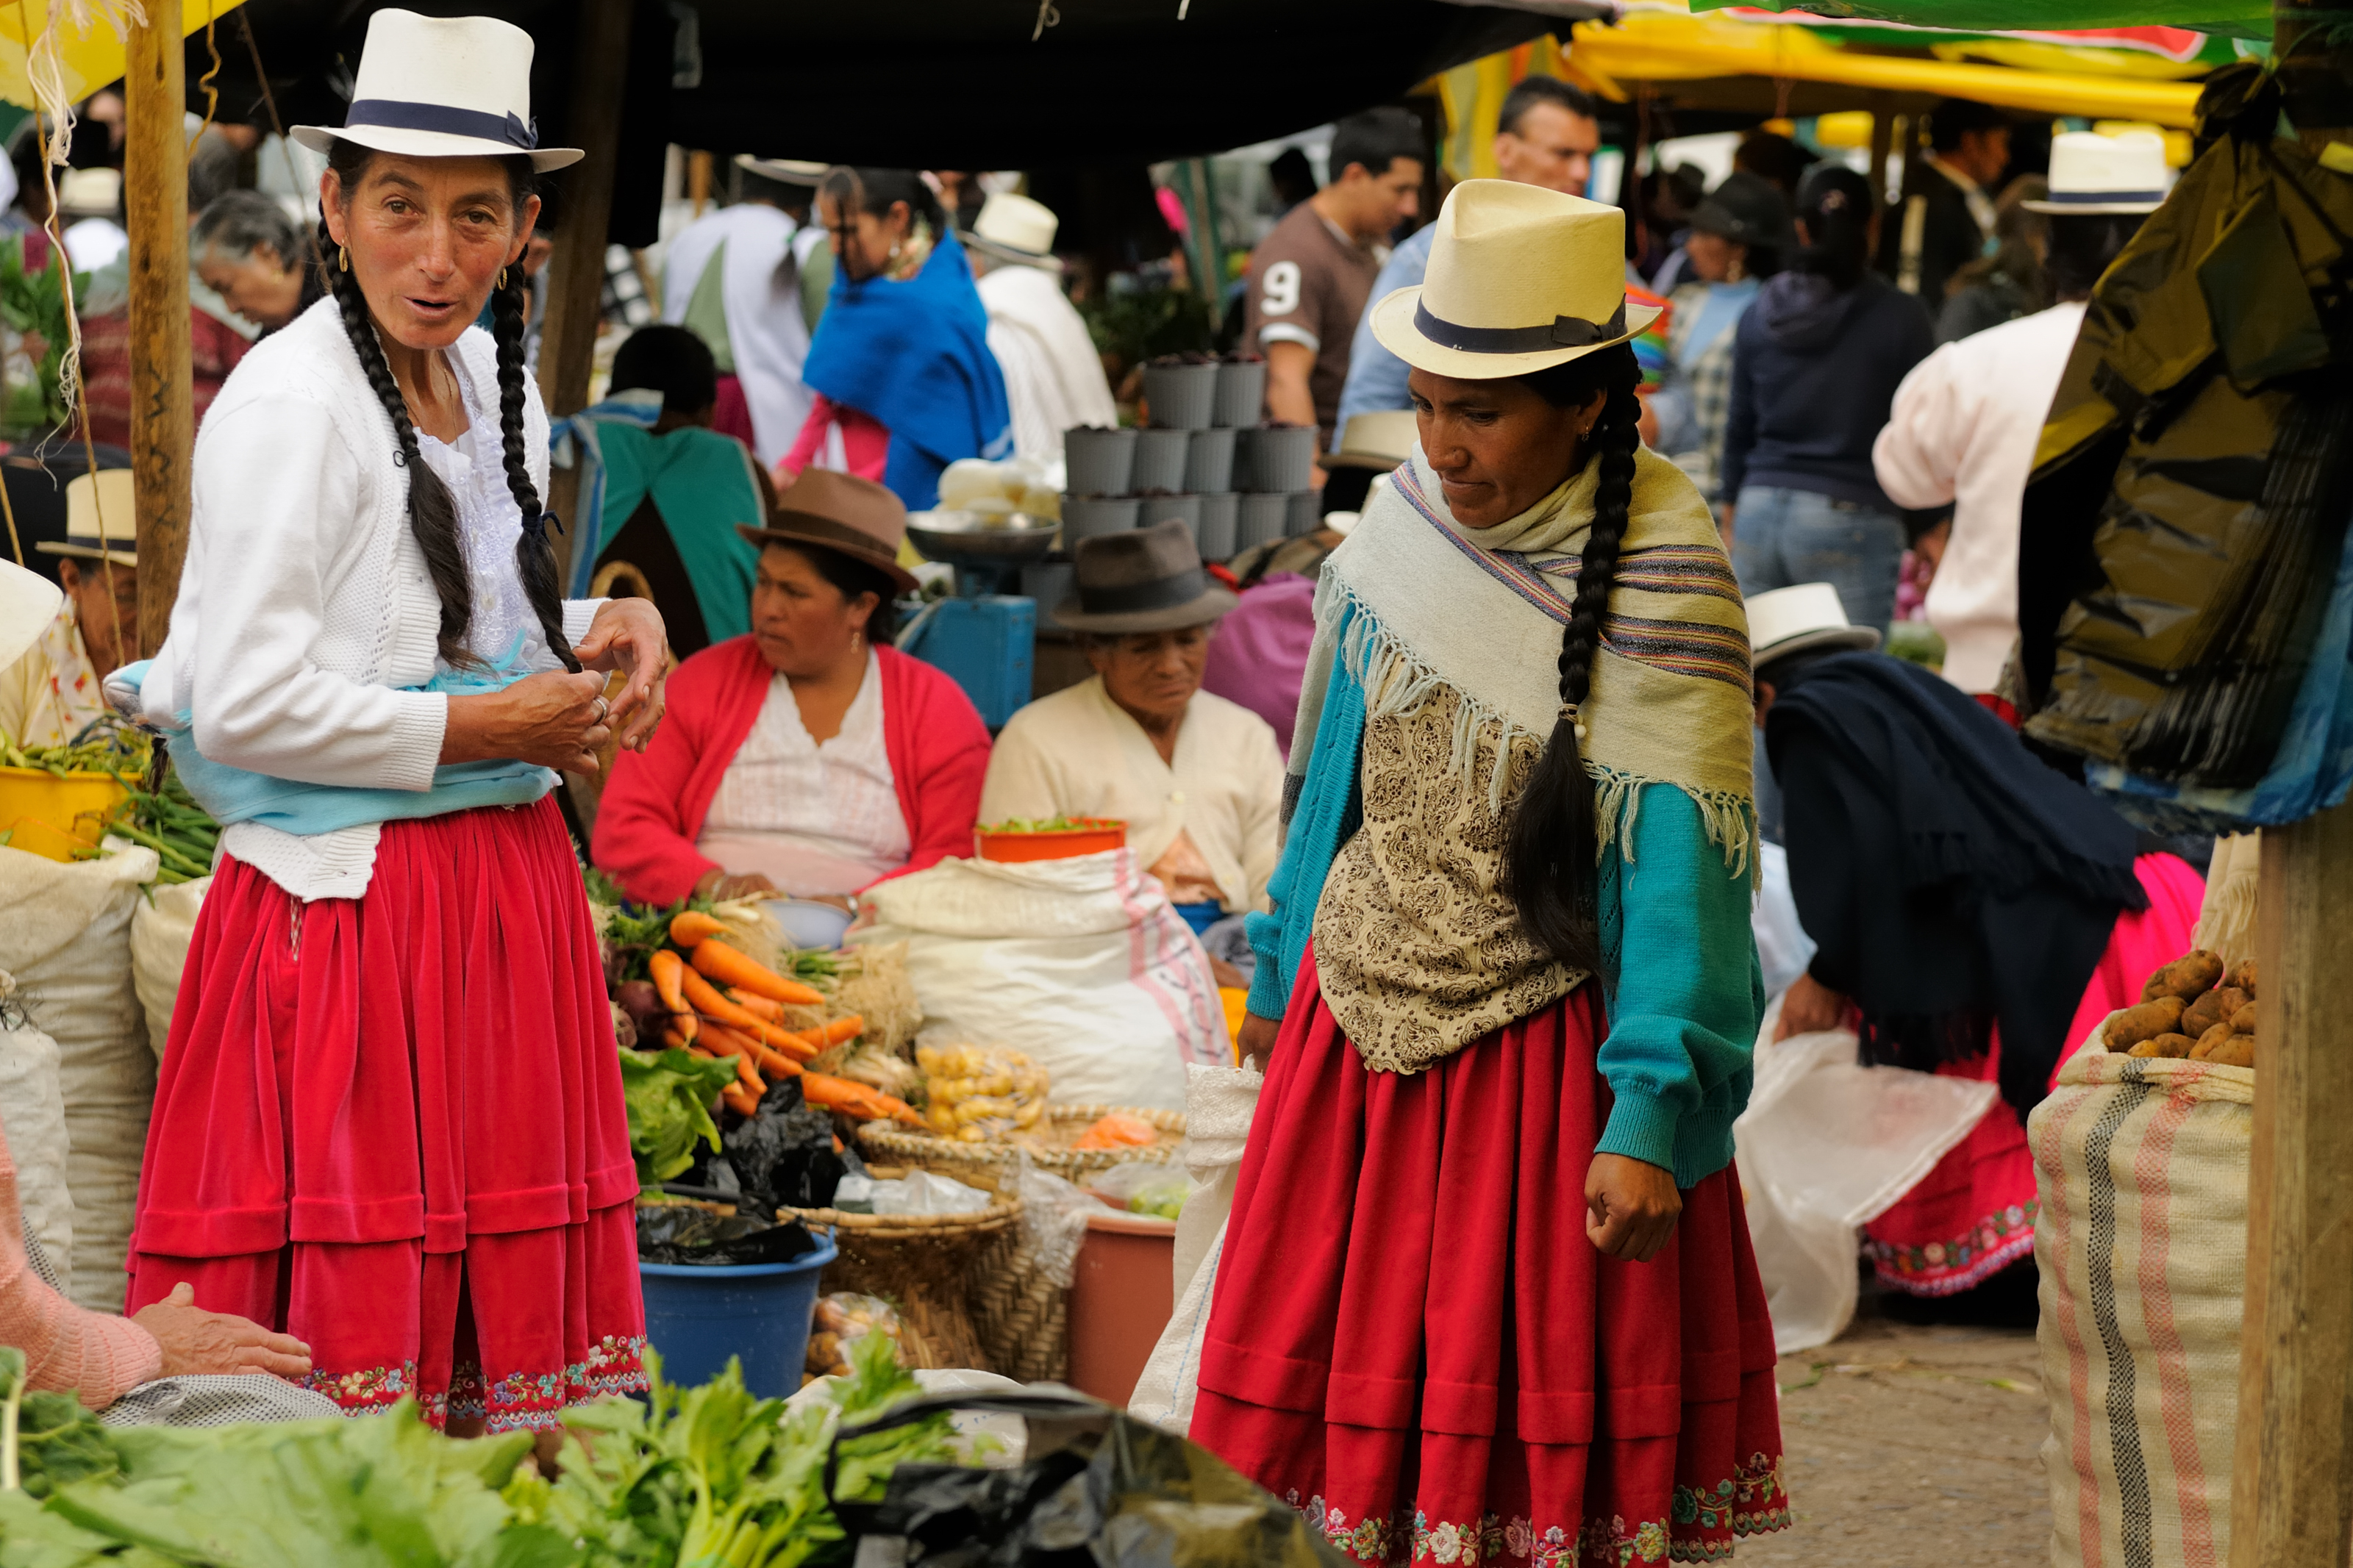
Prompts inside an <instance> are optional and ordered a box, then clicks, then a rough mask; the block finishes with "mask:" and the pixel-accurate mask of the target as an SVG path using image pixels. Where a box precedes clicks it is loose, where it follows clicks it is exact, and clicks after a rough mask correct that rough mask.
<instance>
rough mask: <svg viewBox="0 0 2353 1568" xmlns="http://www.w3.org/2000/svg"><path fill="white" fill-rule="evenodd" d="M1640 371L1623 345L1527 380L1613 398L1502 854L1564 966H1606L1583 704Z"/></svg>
mask: <svg viewBox="0 0 2353 1568" xmlns="http://www.w3.org/2000/svg"><path fill="white" fill-rule="evenodd" d="M1527 380H1528V381H1529V383H1530V384H1532V385H1533V386H1535V389H1536V390H1537V391H1538V392H1539V393H1541V394H1543V395H1544V397H1545V399H1546V402H1548V403H1551V404H1552V405H1555V406H1556V407H1567V406H1571V405H1582V404H1586V403H1588V402H1589V400H1590V399H1591V398H1592V396H1593V395H1594V394H1595V393H1597V392H1599V393H1601V394H1603V395H1605V398H1606V401H1605V402H1604V403H1603V405H1602V409H1601V416H1600V418H1599V421H1598V422H1597V423H1596V424H1595V426H1594V427H1593V434H1592V437H1590V448H1591V454H1592V455H1591V456H1590V457H1589V458H1588V461H1589V462H1594V463H1599V465H1600V470H1599V476H1598V478H1599V488H1598V489H1597V490H1596V492H1595V495H1594V503H1593V526H1592V528H1591V530H1590V531H1588V533H1587V535H1586V540H1585V553H1584V556H1583V558H1582V559H1581V561H1580V562H1579V563H1578V566H1577V596H1576V598H1575V599H1574V600H1573V601H1571V603H1570V605H1569V615H1568V625H1567V627H1566V628H1565V629H1564V630H1563V631H1562V633H1561V638H1560V701H1561V710H1560V716H1559V718H1557V719H1556V720H1555V721H1554V723H1553V730H1552V734H1551V736H1550V737H1549V738H1548V739H1547V740H1546V742H1545V748H1544V752H1543V754H1542V755H1541V756H1540V757H1539V758H1538V759H1537V761H1536V765H1535V772H1534V773H1532V774H1531V775H1530V776H1529V779H1528V784H1527V787H1526V788H1525V790H1523V791H1522V792H1521V793H1520V796H1519V800H1518V802H1517V803H1516V804H1515V805H1514V807H1513V810H1512V819H1511V824H1510V826H1509V829H1508V832H1507V837H1506V841H1505V847H1504V892H1505V893H1506V894H1508V895H1509V896H1510V898H1511V900H1512V901H1513V903H1514V904H1515V905H1516V906H1517V907H1518V909H1519V912H1520V920H1521V922H1522V924H1524V925H1525V927H1526V928H1527V932H1528V937H1529V940H1530V941H1531V942H1534V943H1535V946H1536V947H1537V948H1539V949H1540V950H1542V951H1543V952H1547V953H1550V954H1551V955H1552V956H1553V957H1554V958H1555V959H1556V960H1558V961H1559V962H1560V963H1565V964H1567V965H1569V966H1570V967H1571V968H1575V969H1583V970H1587V971H1595V970H1599V968H1600V964H1601V941H1600V929H1599V928H1600V913H1599V879H1598V867H1597V862H1598V860H1599V855H1598V853H1597V845H1598V840H1597V838H1596V837H1595V834H1594V824H1593V784H1592V781H1591V780H1590V779H1588V777H1587V776H1586V773H1585V761H1584V757H1583V756H1582V754H1581V752H1580V751H1579V748H1578V745H1577V721H1578V710H1579V709H1581V708H1582V707H1583V705H1584V703H1585V700H1586V698H1587V697H1588V695H1589V694H1590V693H1591V691H1592V689H1593V660H1594V656H1595V655H1596V654H1598V653H1599V651H1600V648H1601V626H1602V617H1603V616H1604V615H1605V614H1606V613H1607V611H1608V609H1609V589H1610V586H1611V584H1613V583H1614V582H1615V581H1616V578H1617V575H1618V552H1619V548H1620V545H1622V544H1623V543H1624V542H1625V539H1626V526H1627V521H1628V518H1627V513H1628V510H1629V508H1630V506H1631V505H1632V502H1633V494H1634V454H1635V452H1636V451H1637V450H1638V449H1639V448H1640V447H1641V439H1642V438H1641V432H1640V431H1639V430H1638V429H1637V428H1636V426H1637V424H1638V422H1639V421H1640V420H1641V413H1642V410H1641V401H1640V400H1639V399H1638V398H1637V397H1636V396H1635V393H1634V389H1635V387H1636V385H1637V384H1639V383H1640V381H1641V369H1640V367H1639V366H1638V365H1637V364H1636V363H1635V361H1634V353H1633V350H1632V349H1630V348H1628V347H1625V346H1622V345H1621V346H1620V347H1617V348H1610V349H1604V350H1602V351H1600V352H1599V353H1593V354H1588V355H1586V356H1585V357H1584V358H1582V359H1577V360H1571V361H1570V362H1569V363H1567V364H1565V365H1561V366H1559V367H1557V368H1556V369H1554V370H1550V371H1542V372H1538V373H1537V374H1535V375H1533V376H1530V377H1528V378H1527Z"/></svg>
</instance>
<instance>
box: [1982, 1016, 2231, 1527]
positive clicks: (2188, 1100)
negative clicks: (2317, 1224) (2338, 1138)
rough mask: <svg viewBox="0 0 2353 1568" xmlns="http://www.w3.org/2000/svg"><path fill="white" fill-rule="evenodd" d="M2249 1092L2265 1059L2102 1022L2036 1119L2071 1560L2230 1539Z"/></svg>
mask: <svg viewBox="0 0 2353 1568" xmlns="http://www.w3.org/2000/svg"><path fill="white" fill-rule="evenodd" d="M2105 1029H2106V1024H2105V1022H2103V1024H2102V1025H2101V1031H2102V1034H2103V1035H2105ZM2254 1097H2255V1075H2254V1073H2253V1069H2251V1068H2234V1067H2220V1066H2215V1065H2212V1064H2210V1063H2207V1062H2196V1061H2176V1060H2169V1059H2165V1058H2139V1057H2126V1056H2111V1055H2109V1054H2108V1053H2107V1051H2106V1050H2105V1049H2104V1048H2103V1047H2102V1044H2101V1040H2100V1039H2099V1038H2097V1037H2095V1038H2094V1039H2093V1040H2092V1041H2090V1042H2089V1043H2087V1044H2086V1045H2085V1046H2084V1048H2083V1049H2082V1050H2081V1051H2079V1052H2077V1053H2076V1054H2075V1056H2074V1057H2073V1058H2071V1059H2070V1060H2069V1061H2068V1062H2067V1064H2066V1066H2064V1067H2063V1068H2061V1069H2060V1072H2059V1082H2058V1086H2057V1088H2055V1089H2053V1090H2052V1094H2051V1097H2050V1098H2049V1099H2048V1100H2044V1101H2043V1102H2042V1104H2041V1105H2039V1106H2037V1107H2035V1109H2034V1113H2033V1114H2032V1115H2031V1116H2030V1117H2029V1118H2028V1119H2027V1123H2026V1127H2027V1139H2028V1142H2030V1143H2031V1145H2032V1147H2033V1151H2034V1176H2035V1186H2036V1188H2037V1191H2038V1193H2039V1194H2040V1196H2041V1199H2042V1215H2041V1218H2040V1219H2039V1220H2038V1221H2037V1222H2036V1225H2035V1227H2034V1261H2035V1264H2036V1267H2037V1268H2039V1269H2040V1270H2041V1272H2042V1325H2041V1327H2040V1329H2039V1330H2038V1331H2037V1338H2038V1339H2039V1341H2040V1342H2041V1347H2042V1382H2043V1386H2044V1388H2045V1390H2046V1391H2047V1392H2048V1394H2050V1398H2051V1436H2050V1438H2049V1439H2048V1440H2047V1441H2046V1442H2045V1443H2044V1444H2043V1447H2042V1458H2043V1463H2044V1466H2045V1468H2046V1470H2047V1472H2048V1474H2049V1476H2050V1481H2051V1518H2052V1552H2051V1561H2052V1563H2053V1564H2054V1565H2057V1568H2070V1565H2073V1564H2077V1563H2080V1564H2083V1565H2084V1568H2221V1565H2222V1564H2223V1563H2225V1562H2226V1561H2227V1560H2228V1558H2229V1556H2230V1545H2231V1542H2230V1532H2231V1512H2230V1489H2231V1454H2232V1433H2231V1428H2232V1423H2233V1422H2234V1421H2235V1420H2236V1418H2237V1415H2238V1403H2239V1319H2240V1314H2241V1308H2242V1292H2243V1289H2244V1275H2245V1268H2246V1258H2247V1152H2248V1147H2249V1144H2250V1142H2251V1140H2252V1135H2253V1127H2254Z"/></svg>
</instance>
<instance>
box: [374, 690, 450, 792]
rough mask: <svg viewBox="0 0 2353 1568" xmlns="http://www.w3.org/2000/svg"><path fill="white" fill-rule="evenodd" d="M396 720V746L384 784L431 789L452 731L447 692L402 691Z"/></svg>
mask: <svg viewBox="0 0 2353 1568" xmlns="http://www.w3.org/2000/svg"><path fill="white" fill-rule="evenodd" d="M393 695H394V696H396V697H397V698H398V699H399V700H400V707H399V710H398V711H397V712H396V714H395V716H394V718H393V721H392V745H391V746H390V747H389V748H388V750H387V752H386V754H385V776H384V779H383V781H382V782H383V784H384V787H385V788H386V789H409V790H428V789H431V788H432V787H433V771H434V770H435V769H436V768H438V767H439V766H440V765H441V742H442V740H443V739H444V737H446V736H447V735H448V731H449V696H448V693H447V692H444V691H399V692H395V693H394V694H393Z"/></svg>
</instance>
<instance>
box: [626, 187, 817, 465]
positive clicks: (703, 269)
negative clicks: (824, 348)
mask: <svg viewBox="0 0 2353 1568" xmlns="http://www.w3.org/2000/svg"><path fill="white" fill-rule="evenodd" d="M735 167H736V170H737V177H738V180H739V184H740V188H739V194H738V199H737V200H736V201H735V202H734V203H733V204H732V205H728V206H723V207H721V208H719V209H718V210H716V211H714V212H711V213H707V214H705V215H704V216H702V217H700V218H698V219H696V220H695V221H694V222H693V223H692V224H691V225H690V226H687V227H686V228H685V229H683V230H681V232H680V234H679V235H678V237H676V238H674V239H672V240H671V241H670V248H669V250H668V251H667V252H666V253H665V254H664V256H663V258H662V315H661V319H662V320H663V321H665V322H668V323H670V324H671V325H674V326H683V327H686V328H689V329H691V331H693V332H694V334H695V335H696V336H698V337H700V338H701V339H702V341H703V342H704V344H705V345H706V346H708V347H709V348H710V350H711V356H712V360H713V361H715V362H716V363H717V364H718V367H719V414H718V424H717V426H716V428H717V429H719V430H720V431H721V432H722V433H723V434H724V435H729V436H735V437H741V438H742V439H743V440H744V443H745V444H746V445H748V446H749V447H751V448H752V450H753V451H754V452H756V453H758V454H759V458H760V466H761V467H762V468H774V467H775V466H776V459H777V458H781V457H783V456H784V455H785V453H786V451H787V450H789V449H790V448H791V447H792V444H793V437H796V436H798V435H799V434H800V433H801V426H803V425H805V424H807V422H808V414H809V407H810V405H812V404H813V403H815V402H816V396H815V395H814V394H812V393H811V392H810V391H809V389H808V388H807V386H806V385H804V384H802V382H801V365H802V363H804V362H805V361H806V360H807V358H808V346H809V335H810V333H812V332H814V331H816V330H817V316H818V311H819V310H822V309H823V304H824V300H825V287H824V285H825V284H826V283H829V282H830V281H831V280H832V270H831V266H830V263H831V260H832V255H833V253H832V249H831V247H830V245H829V244H828V240H827V237H826V232H825V230H824V229H823V228H822V227H820V226H818V225H816V224H813V223H810V222H809V221H808V211H809V204H810V203H811V202H812V201H814V200H815V199H816V196H817V185H818V181H819V180H821V179H823V178H824V177H825V171H826V165H825V164H823V163H790V162H786V161H785V160H782V159H776V158H754V157H749V156H745V157H740V158H738V159H736V160H735ZM811 283H814V284H815V285H816V287H815V288H814V289H812V288H810V287H806V286H805V285H807V284H811ZM739 422H742V423H744V424H747V425H748V428H743V427H739Z"/></svg>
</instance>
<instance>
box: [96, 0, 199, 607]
mask: <svg viewBox="0 0 2353 1568" xmlns="http://www.w3.org/2000/svg"><path fill="white" fill-rule="evenodd" d="M150 9H151V11H153V14H154V15H155V16H157V18H158V19H157V20H155V21H153V22H150V23H134V24H133V25H132V28H131V38H130V47H129V56H128V62H127V63H128V69H127V72H126V74H125V75H124V77H123V82H122V87H123V92H122V98H123V120H124V130H123V142H122V162H123V180H122V196H123V208H124V216H126V217H127V218H128V220H129V224H128V226H129V229H130V232H131V469H132V493H133V495H134V496H135V497H136V505H137V509H138V520H137V537H138V542H139V545H138V548H139V634H140V636H139V641H140V647H141V648H142V649H143V650H144V651H145V652H147V653H153V652H154V651H155V650H156V649H157V648H159V647H163V646H164V629H165V628H166V627H167V626H169V625H170V623H171V617H172V601H173V599H174V597H176V596H177V595H178V593H179V589H180V563H181V560H182V559H183V558H184V557H185V555H186V553H187V549H188V510H189V489H188V470H189V465H190V459H191V458H192V457H193V456H194V452H195V436H196V417H195V385H194V383H193V380H192V376H193V374H194V373H193V371H192V368H191V364H190V358H189V347H188V133H187V127H186V124H185V121H183V119H182V118H181V117H182V115H183V114H184V113H185V111H186V108H187V97H188V89H187V73H186V67H185V61H184V59H183V57H182V54H181V41H180V26H179V24H180V13H179V10H178V8H177V7H176V6H155V7H151V8H150ZM107 522H108V526H109V527H110V529H111V528H112V527H113V526H114V520H113V519H111V518H110V519H108V520H107ZM123 528H124V531H126V532H129V531H131V521H130V520H129V519H125V520H123Z"/></svg>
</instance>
